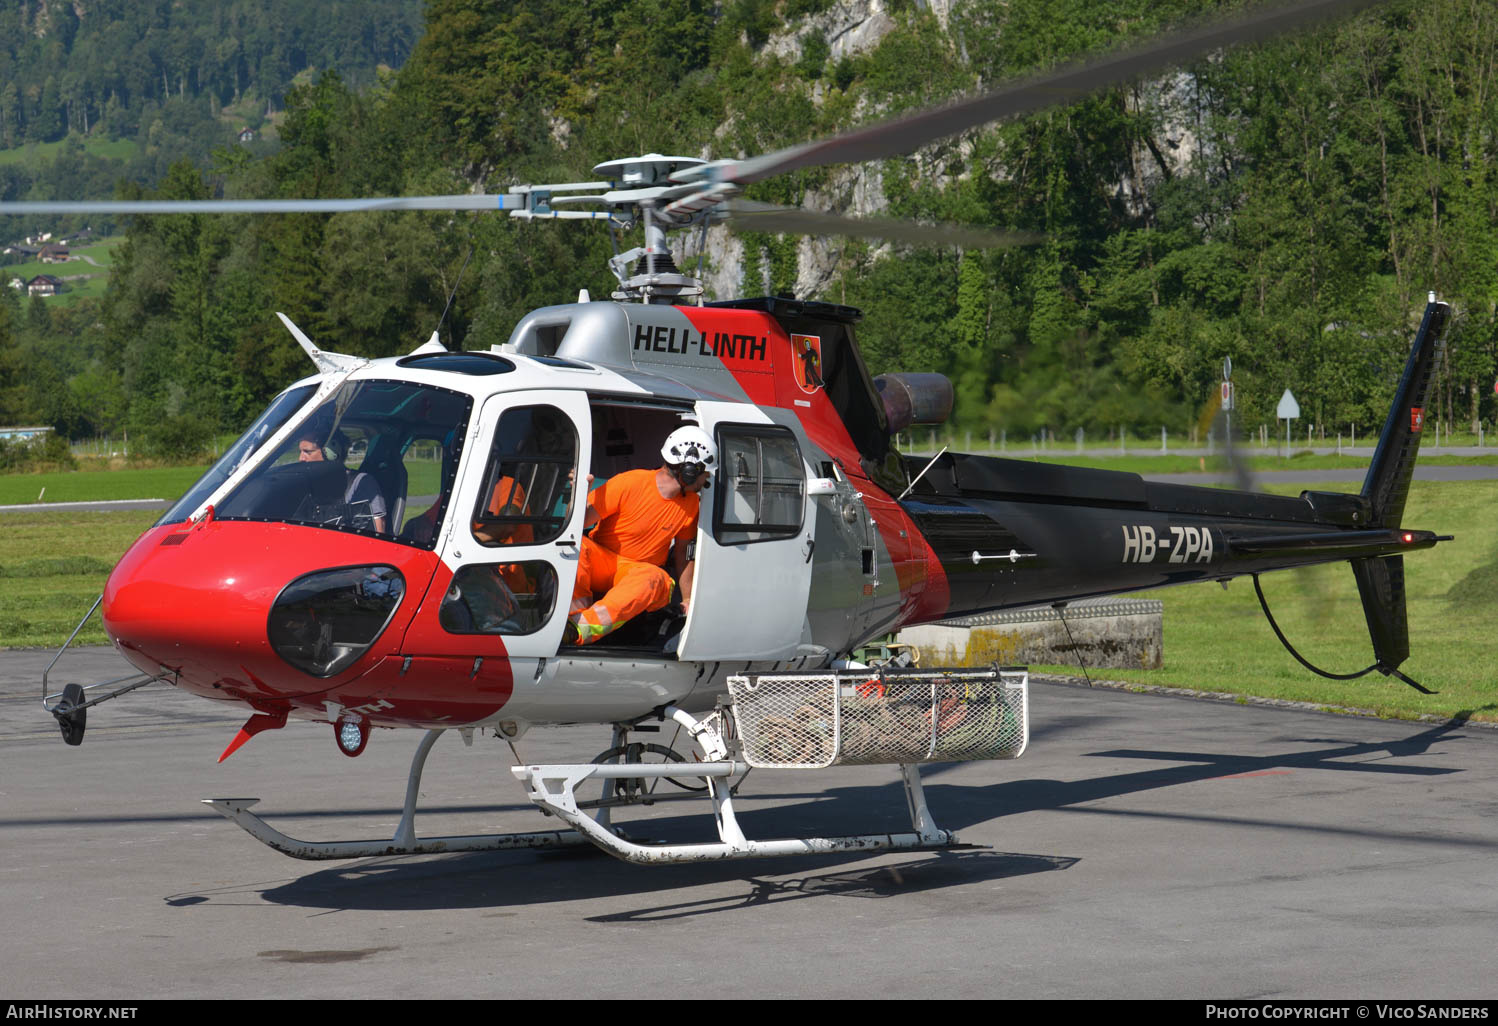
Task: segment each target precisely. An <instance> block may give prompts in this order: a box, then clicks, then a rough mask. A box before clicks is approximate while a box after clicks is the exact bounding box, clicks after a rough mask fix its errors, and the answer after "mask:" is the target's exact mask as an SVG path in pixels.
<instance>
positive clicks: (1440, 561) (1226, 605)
mask: <svg viewBox="0 0 1498 1026" xmlns="http://www.w3.org/2000/svg"><path fill="white" fill-rule="evenodd" d="M1276 490H1280V491H1287V492H1293V491H1295V490H1296V488H1293V487H1286V488H1280V489H1276ZM414 492H415V488H414V487H413V493H414ZM1495 510H1498V481H1461V482H1416V483H1415V485H1414V488H1413V490H1412V492H1411V496H1410V503H1409V507H1408V513H1407V515H1406V517H1405V523H1406V524H1407V525H1408V526H1410V527H1416V528H1424V529H1430V530H1435V531H1438V532H1441V533H1448V534H1454V535H1456V540H1455V541H1452V542H1446V543H1443V544H1441V545H1439V546H1437V547H1436V549H1435V550H1434V551H1427V552H1417V553H1414V554H1412V555H1411V556H1410V557H1409V558H1408V559H1407V560H1406V571H1407V583H1408V588H1409V613H1410V638H1411V657H1410V659H1409V661H1408V662H1406V663H1405V664H1404V666H1403V667H1402V669H1403V670H1404V671H1405V672H1406V673H1408V674H1409V675H1410V676H1412V677H1414V678H1415V679H1416V680H1419V681H1421V682H1422V683H1423V684H1425V685H1426V686H1427V687H1430V688H1432V689H1434V690H1437V691H1439V692H1440V694H1439V695H1435V696H1430V697H1427V696H1423V695H1420V694H1418V693H1417V692H1415V691H1414V690H1412V689H1411V688H1409V687H1407V686H1405V685H1404V684H1402V683H1399V682H1398V681H1396V680H1393V679H1391V678H1385V677H1382V676H1380V675H1378V674H1376V673H1375V674H1372V675H1370V676H1368V677H1365V678H1363V679H1362V680H1359V681H1353V682H1337V681H1329V680H1323V679H1322V678H1320V677H1317V676H1315V675H1313V674H1312V673H1310V672H1309V671H1307V670H1305V669H1304V668H1302V667H1301V666H1300V665H1299V664H1297V663H1296V662H1295V661H1294V660H1293V659H1292V658H1291V657H1290V655H1289V654H1288V653H1286V652H1285V651H1284V649H1282V648H1281V647H1280V644H1279V642H1278V641H1276V640H1275V638H1274V636H1273V634H1272V633H1271V632H1270V629H1269V626H1268V624H1266V623H1265V621H1264V617H1263V614H1262V613H1261V612H1260V610H1259V607H1258V602H1257V600H1256V599H1255V597H1254V593H1253V584H1252V582H1251V581H1250V580H1248V579H1247V578H1240V579H1238V580H1235V581H1233V582H1232V583H1231V584H1230V585H1229V587H1228V589H1227V590H1226V591H1224V590H1222V589H1221V588H1220V587H1219V586H1218V585H1217V584H1193V585H1186V586H1184V587H1179V588H1169V589H1164V590H1161V591H1158V592H1153V593H1146V594H1148V595H1149V596H1150V597H1154V598H1159V599H1161V600H1162V601H1163V602H1164V603H1165V666H1164V668H1163V669H1160V670H1153V671H1126V670H1112V669H1110V670H1100V671H1099V670H1094V671H1093V675H1094V676H1095V677H1106V678H1107V679H1112V680H1126V681H1132V682H1138V683H1142V684H1156V685H1164V686H1174V687H1185V688H1198V689H1204V690H1210V691H1226V692H1232V693H1235V694H1241V695H1261V696H1264V697H1268V698H1284V699H1295V700H1299V701H1305V702H1312V703H1316V704H1319V705H1325V706H1344V707H1354V708H1362V709H1371V710H1374V711H1376V712H1378V713H1379V714H1380V715H1384V716H1393V717H1413V716H1418V715H1420V714H1433V715H1438V716H1443V717H1451V716H1467V717H1471V718H1473V719H1481V720H1498V631H1495V630H1494V626H1493V622H1494V619H1495V616H1498V517H1495V516H1494V511H1495ZM157 516H159V514H157V513H77V514H68V513H56V512H49V513H22V514H9V515H6V516H5V517H4V518H3V520H0V524H3V525H4V527H5V531H4V532H0V646H4V647H16V646H56V645H59V644H61V643H62V642H63V640H65V639H66V637H67V635H68V633H69V632H70V631H71V630H72V629H73V627H74V626H75V625H76V624H77V622H78V620H79V619H80V618H81V617H82V616H83V614H84V613H85V612H87V611H88V607H89V605H90V604H91V603H92V602H93V600H94V598H95V596H97V595H98V594H99V592H100V591H101V590H103V587H104V580H105V578H106V577H107V576H108V574H109V570H110V568H111V567H112V566H113V564H114V563H115V561H116V560H118V559H119V557H120V555H121V554H123V552H124V551H125V549H126V548H127V547H128V546H129V545H130V543H131V542H132V541H133V540H134V539H135V538H136V537H137V536H138V535H139V534H140V532H141V531H143V530H145V528H146V527H148V526H149V525H150V524H151V523H152V522H154V521H155V519H156V518H157ZM1263 582H1264V589H1265V593H1266V595H1267V596H1268V598H1269V602H1270V608H1271V609H1272V610H1273V612H1274V615H1275V618H1276V619H1277V620H1278V621H1279V623H1280V625H1281V627H1282V629H1283V630H1284V631H1285V633H1286V634H1287V635H1288V636H1289V638H1290V640H1291V642H1292V643H1293V644H1294V645H1295V646H1296V647H1297V648H1299V649H1300V651H1301V652H1302V653H1303V654H1304V655H1305V656H1306V657H1307V658H1308V659H1310V660H1311V661H1312V662H1313V663H1316V664H1317V665H1319V666H1322V667H1324V668H1326V669H1329V670H1333V671H1335V672H1349V671H1351V670H1355V669H1361V668H1362V667H1364V666H1366V665H1367V664H1368V663H1369V662H1371V661H1372V655H1371V649H1370V646H1369V643H1368V632H1367V629H1366V627H1365V625H1364V621H1363V613H1362V605H1361V603H1360V602H1359V600H1358V595H1357V588H1356V586H1355V585H1354V583H1353V578H1352V572H1351V571H1350V570H1349V569H1348V568H1347V566H1346V564H1341V563H1339V564H1335V565H1332V566H1327V567H1319V568H1315V569H1313V570H1306V571H1297V572H1291V573H1279V574H1270V575H1268V576H1266V577H1264V578H1263ZM104 640H105V638H104V635H103V632H102V630H101V629H100V628H99V626H98V624H97V619H95V620H94V621H91V622H90V626H89V628H87V629H86V630H85V632H84V633H82V634H80V636H79V642H80V643H83V644H100V643H102V642H104ZM1036 669H1037V670H1038V669H1042V667H1036ZM1047 669H1053V670H1056V671H1059V672H1063V673H1071V674H1075V673H1077V668H1076V667H1075V666H1059V667H1050V668H1047Z"/></svg>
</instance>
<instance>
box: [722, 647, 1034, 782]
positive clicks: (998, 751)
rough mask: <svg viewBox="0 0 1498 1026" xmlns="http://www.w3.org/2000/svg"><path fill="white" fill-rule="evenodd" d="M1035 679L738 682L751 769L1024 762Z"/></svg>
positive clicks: (896, 675) (764, 677)
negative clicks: (1008, 760)
mask: <svg viewBox="0 0 1498 1026" xmlns="http://www.w3.org/2000/svg"><path fill="white" fill-rule="evenodd" d="M1029 682H1030V674H1029V671H1028V670H1026V669H1023V668H1018V669H1016V668H1001V667H991V668H989V669H985V670H972V669H960V670H912V671H904V672H900V671H894V672H881V671H879V670H840V671H836V672H828V673H821V674H788V673H763V674H751V675H745V676H735V677H729V678H728V691H729V694H730V696H731V697H732V698H733V717H734V722H735V724H736V725H737V727H738V734H739V738H740V740H741V741H742V742H743V746H744V761H745V762H747V763H748V764H749V765H750V766H754V767H756V768H761V769H821V768H823V767H826V766H833V765H845V766H847V765H870V764H875V763H920V762H954V761H960V760H969V759H1017V758H1019V756H1020V753H1022V752H1023V751H1024V750H1025V745H1026V744H1027V743H1028V742H1029V738H1030V722H1029V720H1030V707H1029Z"/></svg>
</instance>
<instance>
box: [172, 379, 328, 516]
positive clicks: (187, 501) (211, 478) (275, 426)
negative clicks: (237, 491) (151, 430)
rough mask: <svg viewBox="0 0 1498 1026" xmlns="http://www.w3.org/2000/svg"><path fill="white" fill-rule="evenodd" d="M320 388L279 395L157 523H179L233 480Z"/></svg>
mask: <svg viewBox="0 0 1498 1026" xmlns="http://www.w3.org/2000/svg"><path fill="white" fill-rule="evenodd" d="M316 391H317V386H316V385H298V386H297V387H296V388H292V389H288V390H286V391H285V392H282V393H281V394H280V395H278V396H276V398H275V399H274V400H273V401H272V402H271V404H270V406H268V407H267V408H266V410H265V412H264V413H262V414H261V415H260V416H259V417H257V418H256V420H255V423H253V424H251V425H250V428H249V430H248V431H246V432H245V433H244V434H242V435H240V436H239V439H238V440H237V441H236V442H235V443H234V444H233V445H231V446H229V448H228V449H226V450H224V454H223V455H222V456H221V457H219V460H218V462H217V463H215V464H214V465H213V466H211V467H209V468H208V472H207V473H206V474H204V475H203V476H202V477H200V478H198V480H197V482H196V483H195V484H194V485H193V486H192V487H191V488H189V489H188V490H187V494H185V495H183V496H182V498H180V499H178V500H177V501H176V503H175V504H174V505H173V506H172V508H171V509H169V510H167V511H166V514H165V515H164V516H163V517H162V518H161V519H160V520H158V521H156V524H157V526H160V525H162V524H179V523H181V522H182V521H184V520H186V519H187V518H188V517H190V516H192V513H193V510H195V509H197V508H198V507H199V506H200V505H202V503H203V500H204V499H206V498H208V496H210V495H212V494H213V493H214V491H215V490H217V488H218V486H219V485H221V484H223V483H224V482H225V481H227V480H229V477H230V476H231V475H232V474H233V473H234V472H235V471H236V470H238V469H239V467H240V464H242V463H244V461H245V460H247V459H249V458H250V457H251V456H253V455H254V454H255V450H256V449H259V448H260V446H261V445H262V444H264V442H265V440H266V439H267V438H269V437H270V436H271V435H273V434H275V433H276V432H277V431H279V430H280V428H281V425H282V424H285V423H286V421H287V420H289V419H290V418H291V416H292V414H294V413H296V411H297V410H299V409H301V408H302V406H303V405H304V404H306V402H307V400H308V399H311V398H312V395H313V393H315V392H316Z"/></svg>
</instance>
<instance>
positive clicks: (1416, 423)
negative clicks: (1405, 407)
mask: <svg viewBox="0 0 1498 1026" xmlns="http://www.w3.org/2000/svg"><path fill="white" fill-rule="evenodd" d="M1424 423H1425V408H1424V407H1423V406H1411V407H1410V430H1411V431H1414V432H1416V433H1418V432H1419V431H1420V425H1422V424H1424Z"/></svg>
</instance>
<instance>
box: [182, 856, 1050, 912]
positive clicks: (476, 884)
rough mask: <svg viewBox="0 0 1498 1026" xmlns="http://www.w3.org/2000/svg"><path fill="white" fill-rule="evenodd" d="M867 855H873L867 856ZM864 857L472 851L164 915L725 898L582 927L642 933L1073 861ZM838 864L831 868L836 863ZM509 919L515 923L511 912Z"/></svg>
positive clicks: (220, 895) (214, 898) (211, 897)
mask: <svg viewBox="0 0 1498 1026" xmlns="http://www.w3.org/2000/svg"><path fill="white" fill-rule="evenodd" d="M876 854H877V853H876ZM869 857H870V853H868V852H863V853H858V854H856V855H849V856H846V857H843V858H838V857H832V861H833V865H832V866H831V867H829V857H828V856H808V857H805V858H785V859H775V860H773V862H772V863H770V864H769V865H773V869H771V868H769V865H767V864H766V863H765V862H762V861H761V862H758V863H757V866H758V867H759V871H758V872H754V871H750V870H749V867H747V866H745V865H744V864H743V863H732V862H708V863H699V864H689V865H679V866H671V867H658V866H637V865H633V864H631V863H627V862H622V861H619V860H616V859H612V858H610V857H608V856H607V855H604V854H603V853H602V852H598V851H594V850H591V849H579V850H576V851H572V852H557V853H538V854H532V855H527V854H525V853H519V852H479V853H473V854H465V855H449V856H420V857H411V858H405V857H396V858H381V859H367V860H362V861H360V862H357V863H353V864H351V865H346V866H338V867H335V868H331V869H326V870H322V871H319V872H316V873H312V874H310V875H308V876H305V877H300V878H298V879H294V880H289V881H286V882H283V883H280V884H276V885H272V886H269V887H264V888H262V887H261V886H259V885H250V886H236V887H228V888H219V889H215V890H208V891H196V892H192V893H187V894H179V895H173V896H171V897H169V898H168V899H166V901H167V904H168V905H171V906H173V907H186V906H191V905H199V904H242V903H244V902H246V901H254V900H255V899H256V898H257V897H258V899H259V900H262V901H266V902H270V903H273V904H278V905H290V906H296V907H299V908H309V909H325V910H328V911H345V910H361V911H453V910H459V909H473V908H490V909H495V910H503V909H514V908H522V907H534V906H538V905H549V904H556V903H562V902H573V901H590V900H599V899H608V898H615V897H627V896H641V895H650V894H678V893H682V892H687V891H691V890H692V889H694V888H702V887H711V888H716V889H718V890H720V891H721V890H722V889H723V888H724V887H727V889H728V890H727V893H720V894H716V895H714V896H711V897H707V898H701V899H695V900H691V901H684V902H667V903H664V904H660V905H653V906H648V907H645V908H640V909H632V910H629V911H626V912H619V913H613V914H608V915H602V916H596V917H589V918H590V921H592V922H651V921H662V920H671V919H680V918H685V917H691V916H698V915H704V914H709V913H719V912H729V911H733V910H735V909H748V908H755V907H759V906H763V905H767V904H774V903H778V902H780V901H788V900H802V899H806V898H837V897H854V898H875V899H877V898H891V897H896V896H898V895H901V894H910V893H914V892H919V891H930V890H939V889H943V888H948V887H962V886H966V885H970V884H974V883H981V882H983V881H992V880H999V879H1004V878H1008V877H1016V876H1025V875H1030V874H1034V873H1046V872H1055V871H1058V870H1066V869H1069V868H1071V867H1072V866H1073V865H1075V864H1076V862H1077V861H1078V860H1077V859H1075V858H1069V857H1065V856H1057V855H1027V854H1017V853H1009V852H993V851H950V852H930V853H919V854H917V855H915V856H914V857H910V858H907V859H905V860H904V861H901V862H897V863H883V864H880V865H875V866H870V865H859V866H848V865H847V863H848V862H864V861H867V859H868V858H869ZM840 861H841V862H843V863H844V865H843V866H842V867H841V868H839V867H838V866H837V865H836V863H838V862H840ZM511 914H513V913H511Z"/></svg>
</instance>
